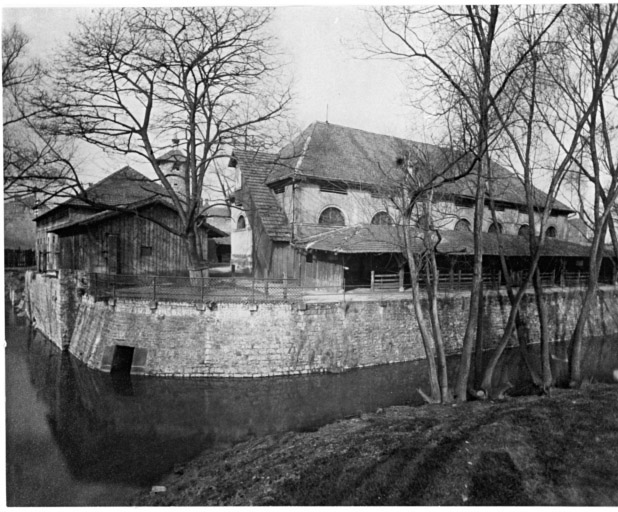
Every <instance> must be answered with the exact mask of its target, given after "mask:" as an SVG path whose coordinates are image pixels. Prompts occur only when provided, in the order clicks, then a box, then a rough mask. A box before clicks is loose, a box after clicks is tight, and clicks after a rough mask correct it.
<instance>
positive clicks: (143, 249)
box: [139, 245, 152, 258]
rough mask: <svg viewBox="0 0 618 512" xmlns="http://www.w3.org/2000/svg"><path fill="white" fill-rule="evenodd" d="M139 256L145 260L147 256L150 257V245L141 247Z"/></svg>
mask: <svg viewBox="0 0 618 512" xmlns="http://www.w3.org/2000/svg"><path fill="white" fill-rule="evenodd" d="M139 255H140V257H141V258H145V257H147V256H152V246H150V245H142V246H141V247H140V250H139Z"/></svg>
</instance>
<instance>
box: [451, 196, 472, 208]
mask: <svg viewBox="0 0 618 512" xmlns="http://www.w3.org/2000/svg"><path fill="white" fill-rule="evenodd" d="M455 206H457V207H459V208H472V207H474V199H469V198H467V197H456V198H455Z"/></svg>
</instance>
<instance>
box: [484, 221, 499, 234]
mask: <svg viewBox="0 0 618 512" xmlns="http://www.w3.org/2000/svg"><path fill="white" fill-rule="evenodd" d="M487 232H488V233H502V224H500V223H499V222H493V223H492V224H491V226H489V228H488V229H487Z"/></svg>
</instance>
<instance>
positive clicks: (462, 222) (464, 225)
mask: <svg viewBox="0 0 618 512" xmlns="http://www.w3.org/2000/svg"><path fill="white" fill-rule="evenodd" d="M455 231H472V227H471V225H470V221H468V220H467V219H459V220H458V221H457V224H455Z"/></svg>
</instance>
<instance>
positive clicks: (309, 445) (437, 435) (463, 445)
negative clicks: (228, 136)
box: [134, 384, 618, 506]
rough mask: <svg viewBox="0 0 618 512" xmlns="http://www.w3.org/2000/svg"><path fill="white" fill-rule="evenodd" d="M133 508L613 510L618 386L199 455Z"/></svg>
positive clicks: (394, 411)
mask: <svg viewBox="0 0 618 512" xmlns="http://www.w3.org/2000/svg"><path fill="white" fill-rule="evenodd" d="M161 485H163V486H165V487H166V489H167V490H166V491H165V492H163V493H148V492H145V493H143V494H141V495H139V496H137V497H136V500H135V503H134V504H136V505H614V506H615V505H618V386H616V385H607V384H595V385H589V386H587V387H585V388H584V389H581V390H577V391H572V390H556V391H555V392H554V393H553V395H552V397H551V398H547V397H523V398H517V399H510V400H506V401H503V402H499V403H491V402H469V403H466V404H462V405H457V406H423V407H392V408H389V409H387V410H385V411H379V412H377V413H375V414H367V415H362V416H361V417H360V418H354V419H349V420H343V421H339V422H336V423H333V424H331V425H327V426H325V427H323V428H321V429H320V430H318V431H316V432H305V433H293V432H290V433H286V434H281V435H274V436H268V437H265V438H261V439H256V440H253V441H249V442H245V443H242V444H239V445H236V446H234V447H231V448H229V449H227V450H224V451H218V452H205V453H203V454H202V455H201V456H200V457H198V458H197V459H195V460H193V461H192V462H190V463H188V464H186V465H185V466H183V467H178V468H176V469H175V471H174V473H173V474H171V475H169V476H168V477H167V478H165V479H164V480H163V481H162V482H161Z"/></svg>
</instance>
